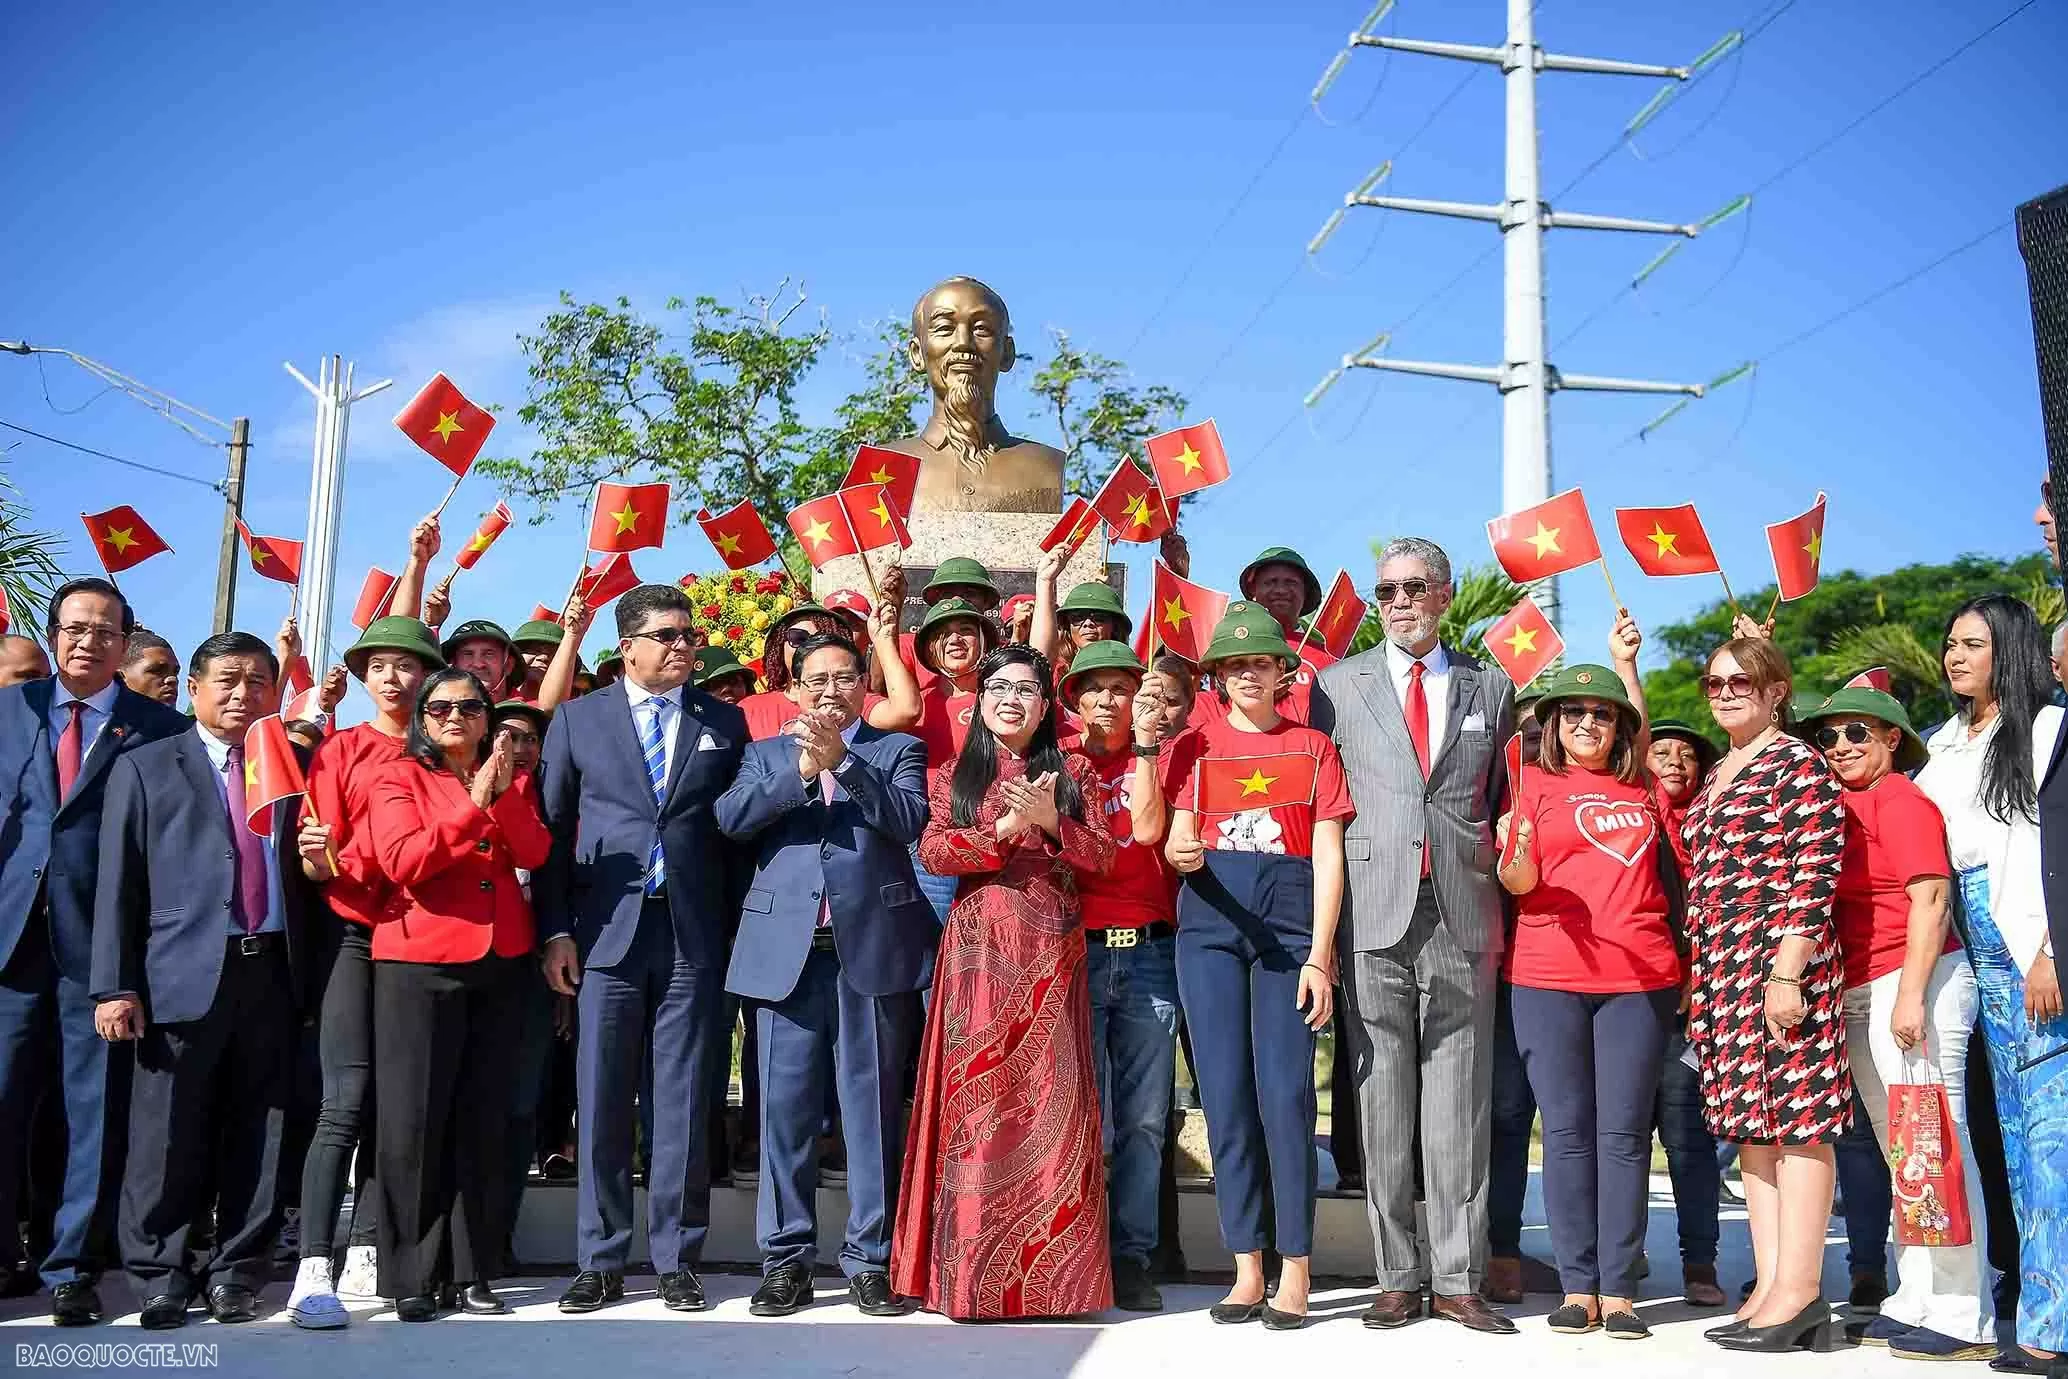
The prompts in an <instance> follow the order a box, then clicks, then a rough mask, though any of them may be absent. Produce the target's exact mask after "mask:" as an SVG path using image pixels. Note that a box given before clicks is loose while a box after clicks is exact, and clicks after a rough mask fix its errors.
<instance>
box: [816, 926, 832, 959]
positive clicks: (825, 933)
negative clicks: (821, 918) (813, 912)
mask: <svg viewBox="0 0 2068 1379" xmlns="http://www.w3.org/2000/svg"><path fill="white" fill-rule="evenodd" d="M811 951H812V952H814V953H830V952H833V951H834V949H833V926H832V925H830V924H822V925H820V926H819V927H818V928H816V929H814V930H812V931H811Z"/></svg>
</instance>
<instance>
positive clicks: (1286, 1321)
mask: <svg viewBox="0 0 2068 1379" xmlns="http://www.w3.org/2000/svg"><path fill="white" fill-rule="evenodd" d="M1306 1324H1307V1314H1306V1313H1305V1312H1281V1311H1279V1310H1278V1309H1277V1308H1275V1307H1273V1306H1271V1305H1270V1304H1269V1303H1266V1304H1264V1330H1266V1331H1298V1330H1299V1329H1300V1328H1301V1327H1303V1326H1305V1325H1306Z"/></svg>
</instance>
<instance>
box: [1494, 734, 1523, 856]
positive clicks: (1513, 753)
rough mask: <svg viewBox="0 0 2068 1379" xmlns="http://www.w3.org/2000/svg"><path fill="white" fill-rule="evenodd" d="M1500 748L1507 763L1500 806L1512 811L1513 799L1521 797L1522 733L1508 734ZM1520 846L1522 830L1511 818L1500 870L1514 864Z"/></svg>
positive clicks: (1503, 846)
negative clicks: (1505, 789)
mask: <svg viewBox="0 0 2068 1379" xmlns="http://www.w3.org/2000/svg"><path fill="white" fill-rule="evenodd" d="M1501 750H1502V752H1503V754H1504V755H1505V757H1506V760H1507V763H1508V799H1507V800H1506V801H1503V803H1502V805H1501V808H1502V809H1503V810H1504V811H1511V812H1512V810H1513V808H1514V805H1513V801H1515V800H1519V799H1521V798H1522V734H1521V733H1514V734H1512V735H1510V737H1509V738H1508V745H1507V746H1506V747H1504V748H1502V749H1501ZM1521 846H1522V832H1521V830H1520V829H1518V828H1516V827H1515V821H1514V819H1512V818H1511V819H1510V820H1509V821H1508V837H1507V839H1506V840H1505V841H1504V842H1503V843H1502V844H1501V858H1500V862H1499V864H1498V865H1499V869H1500V870H1503V871H1505V870H1507V869H1508V868H1509V867H1511V866H1513V865H1515V854H1516V853H1517V852H1518V851H1519V850H1520V849H1521Z"/></svg>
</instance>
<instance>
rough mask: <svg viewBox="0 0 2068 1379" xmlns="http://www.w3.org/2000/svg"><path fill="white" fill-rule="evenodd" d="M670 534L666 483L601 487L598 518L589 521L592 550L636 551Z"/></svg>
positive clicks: (597, 489) (603, 485)
mask: <svg viewBox="0 0 2068 1379" xmlns="http://www.w3.org/2000/svg"><path fill="white" fill-rule="evenodd" d="M667 535H668V486H667V485H666V484H598V485H596V516H595V517H594V518H592V519H591V520H590V522H589V549H590V550H592V551H636V550H638V549H639V548H640V547H642V546H658V545H660V544H661V542H662V541H663V540H664V539H666V537H667Z"/></svg>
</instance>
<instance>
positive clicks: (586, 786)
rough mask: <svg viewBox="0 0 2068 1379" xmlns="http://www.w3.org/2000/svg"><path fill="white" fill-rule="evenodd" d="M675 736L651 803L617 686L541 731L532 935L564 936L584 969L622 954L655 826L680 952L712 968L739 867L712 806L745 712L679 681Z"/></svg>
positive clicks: (633, 928)
mask: <svg viewBox="0 0 2068 1379" xmlns="http://www.w3.org/2000/svg"><path fill="white" fill-rule="evenodd" d="M676 732H677V736H676V739H675V760H674V763H673V766H672V768H671V773H670V775H669V778H668V783H667V786H666V789H665V791H664V792H663V795H662V799H661V802H660V804H659V805H658V806H656V805H655V803H654V798H653V790H652V789H651V787H649V786H648V784H647V780H646V755H645V753H643V752H642V751H640V749H639V729H638V727H637V726H636V725H635V724H634V723H633V721H632V705H631V702H630V700H629V699H627V698H626V695H625V685H624V682H623V681H619V682H617V683H616V684H613V685H611V686H609V687H608V688H606V689H602V690H599V691H597V692H596V693H594V694H585V695H583V696H582V697H581V698H579V699H571V700H569V701H568V702H566V703H564V704H562V705H561V706H560V708H559V709H558V711H556V712H555V713H554V715H553V723H552V726H551V727H549V728H547V729H546V745H545V749H544V751H543V753H542V755H541V759H540V767H539V787H540V792H541V795H542V797H543V800H544V803H545V813H546V827H547V828H548V829H550V830H551V831H552V834H553V852H552V855H551V856H550V857H549V858H548V859H547V861H546V865H545V866H544V867H541V868H540V869H539V870H538V871H537V872H536V873H535V874H534V875H533V876H532V878H531V900H532V907H533V909H534V910H536V912H537V916H538V932H539V938H540V939H541V940H545V939H550V938H553V937H555V936H557V935H560V934H571V935H573V936H574V941H575V948H576V951H577V952H579V953H580V955H581V959H582V964H583V965H584V966H585V967H614V966H616V965H617V964H618V963H620V962H622V961H624V958H625V955H626V954H627V953H628V952H629V951H631V947H632V937H633V935H634V934H635V933H637V932H638V928H639V911H640V908H641V906H642V905H643V904H644V901H645V889H644V882H645V876H646V859H647V853H648V849H650V848H651V847H652V846H653V837H654V829H655V828H656V827H658V828H659V829H660V834H661V856H662V864H663V866H664V868H665V871H666V876H667V894H668V911H669V917H670V918H671V919H672V920H673V921H674V925H675V939H676V942H677V944H678V945H679V946H680V948H681V951H682V954H683V956H684V957H686V958H688V959H690V960H692V961H702V962H706V963H709V964H712V965H716V964H717V963H718V962H719V961H720V959H721V957H722V955H723V954H724V952H725V935H726V931H727V929H728V928H729V927H730V914H729V913H728V912H729V910H730V909H731V906H730V904H729V902H728V900H727V897H728V896H731V895H734V894H737V891H736V890H735V888H734V886H733V883H732V876H731V873H732V872H733V871H735V870H736V869H737V866H738V863H737V861H736V860H735V856H734V854H735V852H736V849H734V848H733V846H732V845H731V844H730V843H728V842H727V841H726V838H725V835H724V834H722V833H720V832H719V831H718V821H717V818H716V817H715V816H714V815H713V813H712V806H713V805H715V804H716V803H717V801H718V797H719V796H720V795H721V794H723V793H724V792H725V788H726V787H727V786H728V785H731V784H732V778H733V776H734V774H735V773H736V772H737V771H738V770H739V767H740V753H741V751H742V750H743V749H744V748H745V747H746V744H747V719H746V715H744V714H742V713H741V712H740V711H739V710H738V709H736V708H734V707H733V706H732V705H730V704H727V703H724V702H723V701H721V700H718V699H714V698H712V697H711V696H710V695H708V694H705V693H704V692H703V691H702V690H698V689H693V688H691V687H690V686H687V685H685V686H683V689H682V714H681V722H680V724H679V725H678V726H677V729H676Z"/></svg>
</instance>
